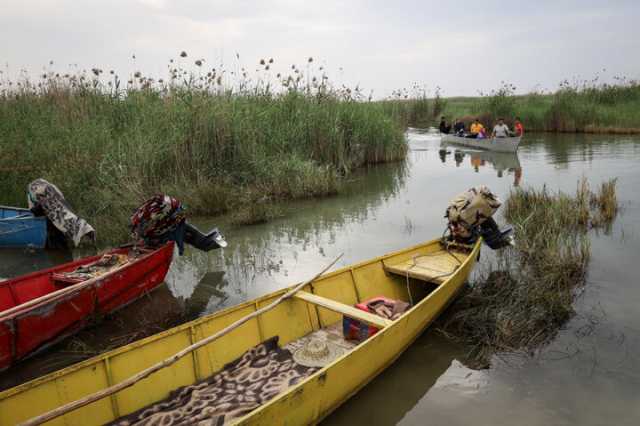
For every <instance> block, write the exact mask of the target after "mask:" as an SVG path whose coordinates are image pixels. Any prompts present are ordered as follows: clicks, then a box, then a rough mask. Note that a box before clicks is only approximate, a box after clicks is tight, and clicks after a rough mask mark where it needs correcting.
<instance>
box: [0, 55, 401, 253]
mask: <svg viewBox="0 0 640 426" xmlns="http://www.w3.org/2000/svg"><path fill="white" fill-rule="evenodd" d="M185 55H186V54H185ZM177 62H178V60H175V61H173V62H171V63H170V64H169V76H168V77H167V78H166V79H154V78H152V77H147V76H144V75H143V74H142V73H138V72H136V73H134V75H133V76H131V78H130V79H129V80H128V81H127V82H126V83H124V82H123V81H122V80H121V79H120V78H119V77H118V76H117V75H116V74H115V73H111V72H109V73H103V71H102V70H99V69H93V70H91V71H90V72H80V73H77V74H60V73H55V72H53V71H51V72H48V73H46V74H44V75H43V76H42V77H41V78H40V79H39V80H38V81H32V80H29V79H27V78H23V79H21V80H18V81H8V80H3V81H2V85H1V86H0V139H1V140H2V143H1V144H0V145H1V146H2V150H1V152H0V170H2V173H3V179H2V181H1V182H0V203H1V204H12V205H24V204H25V196H24V194H25V188H26V185H27V183H28V182H29V181H31V180H33V179H35V178H37V177H44V178H46V179H47V180H50V181H51V182H54V183H56V184H57V185H58V186H59V187H60V189H61V190H62V191H63V192H64V193H65V194H66V196H67V197H68V198H69V200H70V202H71V203H72V205H73V206H74V207H75V208H76V209H77V210H78V212H79V213H80V214H82V215H83V216H86V217H87V218H88V219H89V220H90V221H91V222H94V223H95V225H96V227H97V229H98V231H99V235H100V238H101V239H102V240H103V241H113V240H118V239H122V238H124V236H125V234H126V232H125V230H126V220H127V217H128V215H129V214H130V213H131V211H132V209H133V208H135V207H136V205H137V204H138V203H140V202H141V201H142V200H143V199H144V198H145V197H148V196H149V195H151V194H152V193H154V192H157V191H162V192H170V193H171V194H173V195H175V196H176V197H178V198H180V199H182V200H183V201H184V202H185V203H186V204H187V207H188V208H189V211H190V212H191V213H192V214H217V213H221V212H224V211H227V210H230V209H234V210H237V209H238V208H242V207H243V206H248V205H250V204H251V203H253V202H254V201H256V200H264V199H267V200H277V199H285V198H298V197H309V196H319V195H327V194H332V193H335V192H336V190H337V188H338V185H339V182H340V179H341V177H342V176H344V175H346V174H348V173H349V172H350V171H351V170H353V169H355V168H358V167H362V166H366V165H369V164H375V163H380V162H385V161H394V160H399V159H402V158H403V157H404V155H405V152H406V141H405V139H404V136H403V131H404V127H403V123H401V122H399V121H396V120H394V119H393V118H390V117H389V115H388V114H387V113H386V112H385V110H384V108H383V106H381V105H380V104H378V103H374V102H369V101H367V100H366V99H362V97H361V94H360V93H359V90H351V89H348V88H344V87H334V86H332V85H331V84H330V82H329V81H328V79H327V78H326V76H325V75H324V74H322V75H321V76H319V77H316V76H312V75H305V73H303V72H302V71H299V70H298V69H297V68H295V69H294V70H293V71H292V73H291V75H288V76H282V75H280V74H277V76H273V75H266V74H265V73H266V72H267V70H266V69H268V67H269V65H270V64H272V63H273V60H272V59H270V60H265V61H263V62H264V64H262V65H261V66H262V68H263V69H262V71H260V73H261V74H259V76H260V77H259V78H257V79H256V80H252V79H251V77H250V76H249V75H248V73H246V72H245V71H242V73H241V74H239V75H236V77H234V78H230V77H229V74H230V73H228V72H227V71H225V70H221V69H214V68H212V69H209V70H204V69H201V67H203V66H204V63H206V62H204V60H200V59H198V60H196V61H195V66H196V67H197V68H196V69H195V71H194V70H192V69H189V68H186V67H184V66H179V65H176V63H177Z"/></svg>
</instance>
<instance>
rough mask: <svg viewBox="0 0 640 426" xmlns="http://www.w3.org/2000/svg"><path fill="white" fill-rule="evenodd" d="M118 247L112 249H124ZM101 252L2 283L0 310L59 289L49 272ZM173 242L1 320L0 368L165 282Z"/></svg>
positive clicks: (63, 269) (73, 266) (65, 269)
mask: <svg viewBox="0 0 640 426" xmlns="http://www.w3.org/2000/svg"><path fill="white" fill-rule="evenodd" d="M127 250H128V249H115V250H111V251H110V252H109V253H126V252H127ZM100 257H102V256H101V255H100V256H91V257H85V258H83V259H80V260H77V261H74V262H69V263H65V264H63V265H59V266H56V267H53V268H49V269H45V270H43V271H38V272H34V273H31V274H27V275H23V276H21V277H17V278H13V279H11V280H8V281H4V282H1V283H0V312H2V311H4V310H7V309H10V308H13V307H15V306H17V305H20V304H22V303H26V302H28V301H30V300H33V299H35V298H38V297H42V296H44V295H46V294H48V293H51V292H54V291H56V290H60V289H61V288H63V287H61V286H60V284H56V283H55V282H54V281H53V279H52V277H51V274H53V273H60V272H68V271H72V270H74V269H76V268H77V267H78V266H80V265H86V264H89V263H92V262H95V261H96V260H98V259H100ZM172 257H173V243H172V242H171V243H167V244H165V245H164V246H162V247H160V248H158V249H156V250H153V251H151V252H149V253H147V254H144V255H143V256H141V257H140V258H138V259H136V260H135V261H134V262H131V263H128V264H126V265H125V266H124V267H123V268H122V269H121V270H119V271H118V272H116V273H115V274H112V275H109V276H106V277H104V278H103V279H100V280H98V281H97V282H96V284H95V285H92V286H89V287H87V288H84V289H82V290H80V291H78V292H76V293H73V294H71V295H69V296H67V297H65V298H64V299H62V300H58V301H55V302H51V303H47V304H46V305H45V306H43V307H39V308H35V309H32V310H30V311H28V312H27V313H25V314H22V315H20V316H19V317H17V318H16V319H14V320H7V321H5V322H3V323H0V371H2V370H4V369H5V368H8V367H10V366H11V364H13V363H14V362H16V361H18V360H20V359H21V358H24V357H25V356H27V355H29V354H30V353H32V352H33V351H35V350H37V349H39V348H42V347H43V346H45V345H48V344H51V343H54V342H56V341H57V340H59V339H61V338H64V337H66V336H68V335H70V334H72V333H75V332H77V331H78V330H80V329H81V328H82V327H84V326H85V325H86V324H87V323H88V322H89V321H90V320H91V319H92V318H94V316H95V315H96V314H101V315H104V314H108V313H111V312H113V311H115V310H116V309H118V308H121V307H123V306H124V305H126V304H128V303H130V302H132V301H134V300H135V299H137V298H139V297H140V296H142V295H144V294H145V293H146V292H148V291H150V290H152V289H154V288H155V287H157V286H158V285H160V284H161V283H162V282H163V281H164V277H165V276H166V274H167V271H168V270H169V266H170V265H171V259H172Z"/></svg>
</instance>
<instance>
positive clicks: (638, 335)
mask: <svg viewBox="0 0 640 426" xmlns="http://www.w3.org/2000/svg"><path fill="white" fill-rule="evenodd" d="M408 138H409V141H410V145H411V152H410V153H409V155H408V159H407V161H406V163H403V164H400V163H396V164H388V165H382V166H378V167H375V168H372V169H370V170H367V171H362V172H361V173H359V174H358V175H356V176H354V177H353V178H352V182H350V183H349V185H348V186H347V189H346V190H345V192H344V193H343V194H341V195H340V196H338V197H333V198H328V199H317V200H306V201H302V202H296V203H292V204H290V205H288V206H287V207H285V208H284V211H283V214H284V216H283V217H282V218H281V219H278V220H275V221H273V222H271V223H268V224H263V225H256V226H247V227H234V226H231V225H230V224H229V223H227V222H225V221H224V220H222V221H221V222H218V223H215V225H217V226H220V227H221V228H222V229H223V230H224V231H225V234H226V235H227V238H228V240H229V243H230V246H229V247H228V248H227V249H225V250H224V251H216V252H211V253H209V254H204V253H200V252H197V251H193V250H188V251H187V253H186V256H183V257H181V258H177V259H176V260H175V261H174V264H173V265H172V269H171V271H170V273H169V275H168V278H167V287H163V288H161V289H159V290H158V291H157V292H156V293H154V296H153V298H152V299H154V300H155V302H154V300H147V299H143V300H141V301H139V302H138V303H136V304H134V305H132V306H131V307H129V308H127V309H129V311H125V312H123V315H130V316H131V318H133V319H131V320H128V321H126V323H127V324H130V323H135V322H136V321H141V320H140V319H139V316H140V315H143V316H144V318H145V321H150V322H151V323H153V321H154V319H153V318H152V319H151V320H149V317H154V316H155V321H156V322H157V323H158V324H160V323H162V322H163V321H166V319H167V317H171V316H172V315H175V313H176V312H177V311H181V312H184V311H186V312H188V316H189V317H193V316H199V315H204V314H207V313H211V312H214V311H216V310H219V309H221V308H223V307H226V306H230V305H233V304H236V303H239V302H241V301H244V300H247V299H251V298H254V297H256V296H259V295H261V294H264V293H267V292H270V291H272V290H274V289H277V288H281V287H283V286H286V285H290V284H292V283H295V282H298V281H300V280H303V279H305V278H308V277H310V276H312V275H313V274H314V273H316V272H317V271H318V270H320V269H321V268H322V267H323V266H324V265H325V264H327V263H329V261H330V260H331V259H333V258H334V257H335V256H336V255H338V254H339V253H344V257H343V259H342V260H341V265H339V266H342V265H346V264H350V263H353V262H356V261H360V260H363V259H367V258H370V257H373V256H377V255H380V254H383V253H385V252H389V251H392V250H396V249H400V248H403V247H406V246H408V245H411V244H416V243H419V242H422V241H425V240H428V239H431V238H433V237H435V236H439V235H440V234H441V233H442V231H443V230H444V226H445V222H444V219H443V217H442V216H443V213H444V208H445V206H446V204H447V202H448V200H449V199H450V198H451V197H452V196H454V195H455V194H457V193H459V192H461V191H463V190H465V189H467V188H468V187H470V186H473V185H477V184H485V185H487V186H489V187H490V188H491V189H492V190H494V191H495V192H496V193H498V194H499V195H501V196H503V197H505V196H506V195H507V194H508V192H509V190H510V189H511V188H513V187H514V186H518V185H520V186H528V185H531V186H535V187H541V186H542V185H544V184H546V185H547V186H548V187H549V188H551V189H562V190H565V191H574V190H575V187H576V184H577V181H578V179H580V178H581V177H583V176H585V177H587V178H588V179H589V181H590V182H591V183H592V184H593V185H596V184H599V183H600V182H601V181H603V180H605V179H608V178H610V177H618V179H619V180H618V196H619V199H620V201H621V202H622V204H623V212H622V214H621V216H619V218H618V219H617V221H616V222H615V224H614V226H613V229H612V230H611V232H610V233H608V234H604V233H600V234H593V235H592V260H591V263H590V267H589V276H588V284H587V286H586V288H585V291H584V293H583V294H582V295H581V297H580V298H579V299H578V301H577V302H576V305H577V311H578V313H577V315H576V316H575V317H574V318H573V319H572V320H571V321H570V322H569V323H568V324H567V326H566V327H565V329H563V330H561V331H560V333H559V334H558V336H557V337H556V338H555V339H554V341H553V342H552V343H551V344H550V345H548V346H547V347H545V348H543V349H542V350H541V351H540V352H539V353H537V354H535V355H534V356H532V357H514V356H498V357H496V358H495V359H494V360H493V362H492V367H491V368H490V369H488V370H481V371H476V370H471V369H468V368H467V367H465V366H464V364H462V363H461V360H463V359H464V353H465V348H464V347H460V346H458V345H454V344H452V343H450V342H448V341H446V340H444V339H443V338H442V337H439V336H437V335H435V334H434V333H429V332H427V333H425V334H424V335H423V336H422V337H421V338H419V339H418V341H417V342H416V343H415V344H414V345H413V346H411V347H410V348H409V349H408V350H407V352H406V353H405V354H404V355H403V356H402V357H401V358H400V359H399V360H398V361H397V362H396V363H395V364H394V365H393V366H391V367H390V368H389V369H387V370H386V371H385V372H384V373H382V374H381V375H380V376H379V377H378V378H376V379H375V380H374V381H373V382H372V383H370V384H369V385H368V386H367V387H366V388H364V389H363V390H362V391H361V392H360V393H359V394H357V395H356V396H355V397H354V398H352V399H351V400H350V401H348V402H347V403H346V404H344V405H343V406H342V407H341V408H339V409H338V410H337V411H336V412H335V413H333V414H332V415H331V416H330V417H329V418H327V419H326V420H325V423H326V424H339V425H340V424H345V425H346V424H362V423H366V424H371V425H377V424H380V425H386V424H404V425H414V424H416V425H421V424H449V425H457V424H461V425H462V424H469V423H474V424H489V423H492V424H505V425H506V424H526V425H528V424H532V425H533V424H536V425H537V424H560V425H564V424H567V425H569V424H570V425H574V424H575V425H577V424H580V425H585V424H586V425H592V424H593V425H600V424H634V425H635V424H640V392H639V391H640V358H639V356H640V355H638V354H640V314H638V311H639V309H638V305H639V304H640V284H639V282H638V279H637V276H636V268H635V265H636V264H637V263H638V262H639V261H640V254H639V253H640V197H639V196H638V188H640V138H638V137H616V136H606V135H605V136H603V135H597V136H590V135H551V134H531V135H527V136H526V137H525V139H524V141H523V143H522V146H521V148H520V150H519V152H518V154H517V155H516V154H513V155H511V154H492V153H481V152H472V151H458V152H457V151H456V150H455V149H454V148H449V152H448V153H446V154H442V153H440V152H439V145H440V143H439V138H438V136H437V135H433V134H429V133H426V132H419V131H410V132H409V133H408ZM196 223H197V224H198V225H200V226H201V227H202V228H206V227H208V226H211V225H213V224H214V222H212V221H209V220H206V219H202V220H196ZM485 253H486V250H485ZM486 257H487V256H484V258H485V259H486ZM64 260H65V259H64V256H62V255H59V254H50V253H23V252H11V253H10V254H9V253H8V252H7V253H3V254H2V262H1V265H2V266H1V268H2V269H1V270H0V276H5V277H7V276H14V275H18V274H19V273H24V272H26V271H28V270H31V269H36V268H39V267H44V266H48V265H51V264H56V263H59V262H61V261H64ZM157 300H162V303H158V302H157ZM140 312H142V314H140ZM144 312H146V314H145V313H144ZM136 315H137V316H138V317H136ZM135 318H138V319H135ZM114 322H116V320H114ZM130 332H131V330H130V329H127V328H126V327H123V328H120V329H118V328H117V327H116V326H115V325H114V323H111V324H107V325H103V326H99V327H94V328H93V329H91V334H90V336H105V335H108V336H112V337H111V338H112V339H118V338H120V337H122V336H123V335H124V336H126V334H127V333H130ZM113 336H115V337H113ZM83 338H84V339H87V340H91V338H90V337H83ZM56 356H57V358H56ZM78 356H81V355H78ZM52 360H54V361H55V360H57V361H58V362H59V363H62V362H64V361H62V360H61V355H59V354H58V355H56V354H55V352H50V353H48V354H44V355H43V356H41V357H39V358H37V359H34V360H31V361H29V362H27V363H25V365H24V366H23V367H21V370H20V371H19V372H14V373H12V374H13V378H15V377H18V376H20V377H21V378H22V379H23V380H24V379H26V378H28V377H30V376H32V375H33V374H35V372H40V373H42V372H44V371H45V370H46V369H47V368H48V366H49V365H50V364H51V363H52V362H53V361H52ZM55 365H56V366H59V365H60V364H55ZM5 374H6V373H5ZM0 376H2V375H0ZM4 379H5V380H3V378H2V377H0V385H2V384H3V381H4V382H6V381H7V380H8V379H7V378H6V377H5V378H4Z"/></svg>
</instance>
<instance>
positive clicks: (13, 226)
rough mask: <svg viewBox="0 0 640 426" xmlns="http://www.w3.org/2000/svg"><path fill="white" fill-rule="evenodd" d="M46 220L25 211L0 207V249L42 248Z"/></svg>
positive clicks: (45, 238)
mask: <svg viewBox="0 0 640 426" xmlns="http://www.w3.org/2000/svg"><path fill="white" fill-rule="evenodd" d="M46 242H47V219H46V218H45V217H36V216H34V215H33V213H31V212H30V211H29V210H27V209H21V208H17V207H6V206H0V247H33V248H44V246H45V244H46Z"/></svg>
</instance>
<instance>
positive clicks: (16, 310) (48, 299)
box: [0, 264, 127, 323]
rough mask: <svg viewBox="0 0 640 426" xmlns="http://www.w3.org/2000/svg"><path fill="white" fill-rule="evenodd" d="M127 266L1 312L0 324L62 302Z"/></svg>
mask: <svg viewBox="0 0 640 426" xmlns="http://www.w3.org/2000/svg"><path fill="white" fill-rule="evenodd" d="M125 266H127V265H126V264H125V265H123V266H121V267H119V268H115V269H113V270H111V271H109V272H107V273H105V274H103V275H100V276H98V277H93V278H90V279H88V280H86V281H82V282H79V283H77V284H73V285H70V286H68V287H65V288H63V289H60V290H57V291H54V292H51V293H47V294H45V295H44V296H40V297H37V298H35V299H32V300H29V301H28V302H26V303H22V304H20V305H18V306H14V307H13V308H10V309H7V310H5V311H2V312H0V323H2V322H5V321H8V320H11V319H13V318H15V317H17V316H20V315H22V314H24V313H27V312H29V311H32V310H34V309H37V308H40V307H42V306H43V305H46V304H48V303H52V302H55V301H57V300H60V299H62V298H64V297H65V296H68V295H70V294H73V293H76V292H78V291H80V290H82V289H85V288H87V287H90V286H92V285H94V284H96V283H97V282H99V281H100V280H103V279H105V278H108V277H110V276H111V275H113V274H116V273H118V272H120V271H121V270H122V268H124V267H125Z"/></svg>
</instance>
